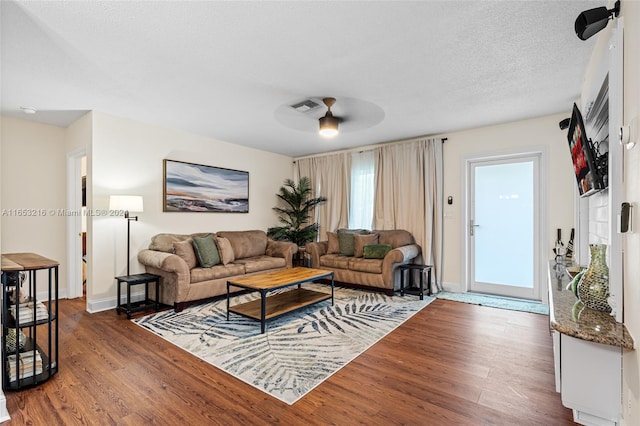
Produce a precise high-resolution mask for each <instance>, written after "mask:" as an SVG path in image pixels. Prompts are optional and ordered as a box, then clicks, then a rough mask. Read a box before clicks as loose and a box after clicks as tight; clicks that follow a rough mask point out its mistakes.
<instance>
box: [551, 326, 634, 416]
mask: <svg viewBox="0 0 640 426" xmlns="http://www.w3.org/2000/svg"><path fill="white" fill-rule="evenodd" d="M559 350H560V360H559V361H560V388H561V391H560V392H561V395H562V405H564V406H565V407H567V408H571V409H572V410H573V416H574V420H575V421H576V422H577V423H580V424H583V425H594V426H603V425H617V424H620V415H621V407H622V404H621V399H622V396H621V395H622V393H621V392H622V349H621V348H620V347H616V346H611V345H603V344H600V343H594V342H588V341H586V340H582V339H576V338H575V337H571V336H567V335H565V334H560V348H559Z"/></svg>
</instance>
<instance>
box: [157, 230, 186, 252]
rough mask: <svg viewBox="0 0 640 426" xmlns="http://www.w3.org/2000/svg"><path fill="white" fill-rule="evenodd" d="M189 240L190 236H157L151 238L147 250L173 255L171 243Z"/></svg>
mask: <svg viewBox="0 0 640 426" xmlns="http://www.w3.org/2000/svg"><path fill="white" fill-rule="evenodd" d="M187 238H191V235H179V234H157V235H154V236H153V237H152V238H151V243H150V244H149V250H156V251H163V252H165V253H173V243H175V242H179V241H184V240H186V239H187Z"/></svg>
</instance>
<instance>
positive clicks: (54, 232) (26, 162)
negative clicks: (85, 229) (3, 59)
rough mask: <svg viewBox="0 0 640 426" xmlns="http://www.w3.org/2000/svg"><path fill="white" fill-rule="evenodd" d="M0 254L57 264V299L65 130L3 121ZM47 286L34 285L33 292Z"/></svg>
mask: <svg viewBox="0 0 640 426" xmlns="http://www.w3.org/2000/svg"><path fill="white" fill-rule="evenodd" d="M1 120H2V171H1V174H2V178H1V179H2V193H1V198H2V225H1V226H2V233H1V234H2V250H3V253H20V252H33V253H37V254H40V255H42V256H44V257H48V258H50V259H53V260H56V261H58V262H60V268H59V277H58V278H59V284H60V294H61V297H64V293H65V291H66V287H65V285H66V282H67V270H66V261H65V260H66V243H65V241H66V217H65V216H64V215H63V214H60V213H59V211H60V210H64V209H65V208H66V170H65V162H66V157H65V156H66V152H65V135H66V133H65V129H64V128H61V127H56V126H51V125H47V124H40V123H35V122H32V121H27V120H21V119H17V118H12V117H6V116H2V117H1ZM46 283H47V280H46V279H45V278H42V279H39V280H38V289H37V290H36V291H37V292H40V291H43V290H44V289H45V287H44V286H46Z"/></svg>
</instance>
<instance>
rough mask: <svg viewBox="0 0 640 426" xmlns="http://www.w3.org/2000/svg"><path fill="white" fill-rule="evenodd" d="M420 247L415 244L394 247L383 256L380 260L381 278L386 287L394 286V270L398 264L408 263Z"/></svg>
mask: <svg viewBox="0 0 640 426" xmlns="http://www.w3.org/2000/svg"><path fill="white" fill-rule="evenodd" d="M421 252H422V249H421V248H420V246H419V245H417V244H408V245H406V246H400V247H396V248H394V249H393V250H391V251H390V252H389V253H387V255H386V256H385V257H384V260H383V261H382V279H383V280H384V283H385V287H386V288H390V289H391V288H395V280H394V278H395V270H396V268H397V266H398V265H402V264H405V263H410V262H411V261H412V260H413V259H415V258H416V257H418V256H419V255H420V253H421Z"/></svg>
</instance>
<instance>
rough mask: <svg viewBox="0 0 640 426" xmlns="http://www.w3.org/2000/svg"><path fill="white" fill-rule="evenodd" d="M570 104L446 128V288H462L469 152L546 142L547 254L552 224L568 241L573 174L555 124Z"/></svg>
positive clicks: (562, 133)
mask: <svg viewBox="0 0 640 426" xmlns="http://www.w3.org/2000/svg"><path fill="white" fill-rule="evenodd" d="M570 107H571V105H567V113H566V114H556V115H551V116H547V117H541V118H536V119H531V120H524V121H518V122H512V123H505V124H500V125H495V126H488V127H482V128H478V129H471V130H466V131H462V132H455V133H448V134H446V135H443V136H446V137H447V138H448V140H447V141H446V142H445V143H444V167H443V169H444V198H445V200H446V199H447V197H448V196H453V200H454V202H453V205H451V206H450V205H447V204H445V206H444V213H445V218H444V265H443V284H444V286H445V288H447V289H450V290H453V291H460V290H462V289H463V286H462V284H463V277H462V265H461V259H462V254H463V247H462V238H463V235H462V232H463V231H464V229H465V226H464V224H463V223H462V220H463V218H464V216H465V212H464V210H463V208H464V200H463V198H464V195H465V194H464V193H463V179H464V161H463V159H464V158H465V157H469V156H471V155H484V154H491V153H496V152H505V151H512V150H514V149H525V148H531V147H542V146H544V147H546V150H547V158H546V165H547V175H546V183H547V187H546V189H545V191H546V200H544V202H545V203H546V212H547V230H546V232H547V239H548V245H549V249H548V255H549V256H548V257H549V258H552V257H553V252H552V251H551V250H552V248H553V243H554V241H555V237H556V229H557V228H562V230H563V234H562V235H563V239H564V241H565V243H566V242H567V239H568V236H569V231H570V230H571V228H572V227H574V218H573V194H574V187H575V177H574V176H573V169H572V166H571V157H570V155H569V148H568V145H567V139H566V131H561V130H560V128H559V127H558V123H559V122H560V121H561V120H562V119H564V118H566V117H569V116H570V115H571V114H570Z"/></svg>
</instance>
